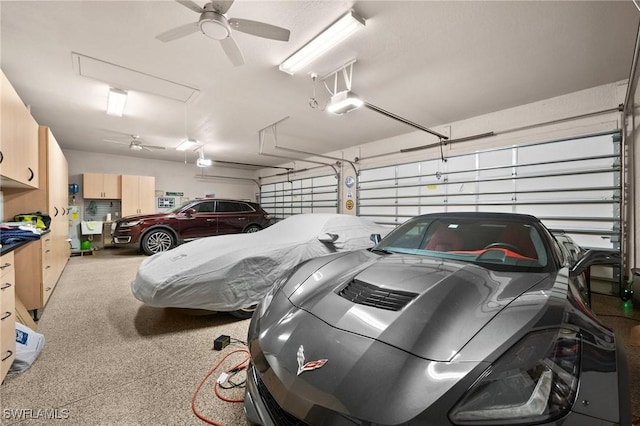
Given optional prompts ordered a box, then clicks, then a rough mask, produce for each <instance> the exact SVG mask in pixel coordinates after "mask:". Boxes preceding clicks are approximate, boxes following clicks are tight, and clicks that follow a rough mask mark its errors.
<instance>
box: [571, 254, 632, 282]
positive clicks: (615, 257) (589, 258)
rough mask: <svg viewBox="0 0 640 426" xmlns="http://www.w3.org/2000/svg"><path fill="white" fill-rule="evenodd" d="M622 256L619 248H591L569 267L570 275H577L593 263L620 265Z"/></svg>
mask: <svg viewBox="0 0 640 426" xmlns="http://www.w3.org/2000/svg"><path fill="white" fill-rule="evenodd" d="M621 262H622V257H621V256H620V252H619V251H617V250H605V249H591V250H587V252H586V253H585V254H584V255H583V256H582V257H581V258H580V259H578V261H577V262H576V263H575V264H574V265H573V266H572V267H571V268H570V269H569V275H572V276H577V275H580V274H582V273H583V272H584V271H585V270H586V269H587V268H589V267H590V266H593V265H620V264H621Z"/></svg>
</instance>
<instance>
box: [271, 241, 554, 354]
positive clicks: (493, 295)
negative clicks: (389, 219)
mask: <svg viewBox="0 0 640 426" xmlns="http://www.w3.org/2000/svg"><path fill="white" fill-rule="evenodd" d="M551 275H552V274H550V273H523V272H517V273H516V272H496V271H491V270H488V269H485V268H482V267H480V266H477V265H474V264H470V263H465V262H457V261H448V260H444V259H436V258H428V257H418V256H411V255H400V254H393V255H386V256H381V255H376V254H373V253H370V252H367V251H359V252H353V253H350V254H348V255H346V256H342V257H339V258H337V259H335V260H334V261H333V262H329V263H328V264H326V265H325V266H323V267H321V268H320V269H318V270H317V271H316V272H315V273H314V274H313V275H312V276H310V277H309V278H308V279H306V280H305V281H304V282H303V283H302V284H301V285H298V286H295V285H287V286H285V288H284V291H285V293H286V294H287V296H288V297H289V300H290V301H291V302H292V303H293V304H294V305H296V306H297V307H298V308H300V309H303V310H305V311H307V312H309V313H310V314H312V315H314V316H316V317H317V318H319V319H321V320H322V321H324V322H326V323H327V324H329V325H331V326H333V327H335V328H336V329H340V330H344V331H349V332H351V333H355V334H358V335H361V336H365V337H369V338H371V339H375V340H377V341H380V342H384V343H387V344H389V345H392V346H394V347H397V348H400V349H402V350H404V351H406V352H409V353H411V354H414V355H416V356H419V357H421V358H425V359H428V360H433V361H450V360H451V359H452V358H453V356H454V355H456V354H457V353H459V352H460V350H461V349H462V348H463V347H464V346H465V345H466V344H467V343H468V342H469V341H470V340H471V339H472V338H473V337H474V336H475V335H476V334H478V333H479V332H480V331H481V330H482V328H483V327H485V326H486V325H487V324H488V323H489V322H491V321H492V320H494V319H495V318H496V317H497V316H498V314H499V313H500V312H501V311H502V310H503V309H504V308H505V307H506V306H507V305H508V304H509V303H510V302H512V301H513V300H514V299H515V298H517V297H518V296H520V295H522V294H523V293H524V292H526V291H527V290H528V289H530V288H532V287H533V286H535V285H536V284H537V283H539V282H541V281H542V280H544V279H545V278H552V277H551ZM551 282H552V281H551ZM542 299H544V297H543V298H542Z"/></svg>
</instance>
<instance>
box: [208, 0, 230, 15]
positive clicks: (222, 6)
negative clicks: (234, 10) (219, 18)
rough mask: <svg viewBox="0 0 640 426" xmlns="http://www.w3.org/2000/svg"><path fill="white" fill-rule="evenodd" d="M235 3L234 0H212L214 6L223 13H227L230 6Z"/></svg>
mask: <svg viewBox="0 0 640 426" xmlns="http://www.w3.org/2000/svg"><path fill="white" fill-rule="evenodd" d="M232 4H233V0H217V1H215V0H214V1H212V2H211V5H212V6H213V8H214V9H215V10H216V11H217V12H218V13H221V14H223V15H224V14H225V13H227V11H228V10H229V8H230V7H231V5H232Z"/></svg>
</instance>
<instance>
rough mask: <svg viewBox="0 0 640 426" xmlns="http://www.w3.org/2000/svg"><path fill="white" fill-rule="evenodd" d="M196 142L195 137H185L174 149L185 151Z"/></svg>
mask: <svg viewBox="0 0 640 426" xmlns="http://www.w3.org/2000/svg"><path fill="white" fill-rule="evenodd" d="M197 143H198V141H196V140H195V139H185V140H183V141H182V142H181V143H180V145H178V146H177V147H176V151H186V150H188V149H189V148H191V147H192V146H194V145H196V144H197Z"/></svg>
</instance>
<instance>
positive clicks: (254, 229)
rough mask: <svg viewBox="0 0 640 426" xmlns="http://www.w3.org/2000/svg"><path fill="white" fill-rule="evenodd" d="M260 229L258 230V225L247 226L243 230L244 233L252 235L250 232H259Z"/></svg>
mask: <svg viewBox="0 0 640 426" xmlns="http://www.w3.org/2000/svg"><path fill="white" fill-rule="evenodd" d="M261 229H262V228H260V226H259V225H249V226H247V227H246V228H244V231H243V232H245V233H247V234H248V233H252V232H258V231H259V230H261Z"/></svg>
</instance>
